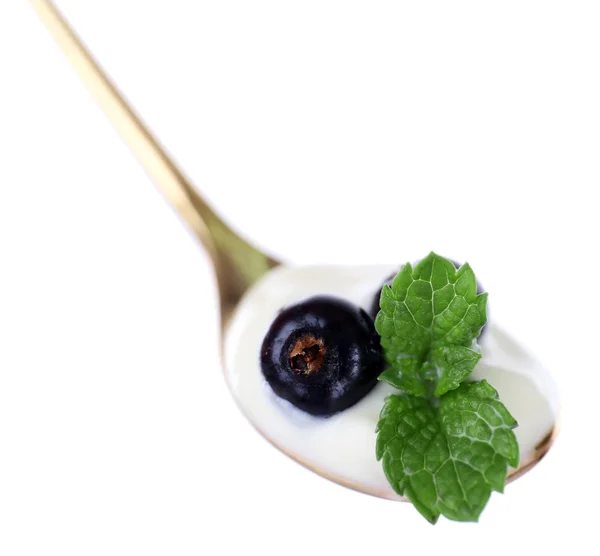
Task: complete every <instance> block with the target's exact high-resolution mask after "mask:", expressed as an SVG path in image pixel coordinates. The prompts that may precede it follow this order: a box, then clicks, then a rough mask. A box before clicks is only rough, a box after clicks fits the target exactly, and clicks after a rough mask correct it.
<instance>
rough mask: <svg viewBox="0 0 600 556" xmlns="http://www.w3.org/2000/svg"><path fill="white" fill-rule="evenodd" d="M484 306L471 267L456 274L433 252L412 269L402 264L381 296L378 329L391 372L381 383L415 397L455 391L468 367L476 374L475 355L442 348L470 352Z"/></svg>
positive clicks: (485, 298)
mask: <svg viewBox="0 0 600 556" xmlns="http://www.w3.org/2000/svg"><path fill="white" fill-rule="evenodd" d="M486 302H487V294H485V293H483V294H479V295H478V294H477V282H476V280H475V275H474V274H473V271H472V270H471V267H470V266H469V265H468V264H465V265H463V266H462V267H461V268H460V269H458V270H457V269H456V268H455V267H454V264H453V263H452V262H451V261H449V260H448V259H445V258H444V257H440V256H439V255H436V254H435V253H430V254H429V255H428V256H427V257H425V258H424V259H423V260H422V261H420V262H419V263H418V264H417V265H416V266H415V267H414V268H413V267H412V266H411V265H410V264H406V265H404V266H403V267H402V269H401V270H400V272H399V273H398V275H397V276H396V277H395V278H394V281H393V282H392V285H391V287H390V286H387V285H385V286H384V287H383V289H382V291H381V297H380V308H381V310H380V311H379V313H378V314H377V318H376V320H375V328H376V329H377V332H378V333H379V335H380V336H381V345H382V347H383V349H384V354H385V359H386V362H387V363H388V369H387V370H386V371H384V372H383V373H382V374H381V375H380V376H379V380H383V381H385V382H388V383H389V384H391V385H392V386H394V387H395V388H398V389H399V390H401V391H402V392H404V393H406V394H412V395H415V396H427V395H428V394H430V393H431V392H432V390H433V391H434V395H436V396H439V395H441V394H443V393H444V392H446V391H448V390H450V389H451V388H456V387H457V386H458V385H459V384H460V382H461V381H462V380H464V379H465V378H466V377H467V376H468V374H469V373H468V372H467V370H468V369H469V365H471V366H470V370H473V367H474V366H475V364H476V363H477V361H476V358H475V356H474V355H473V354H474V353H475V352H473V354H470V355H467V354H466V352H460V351H453V350H449V351H447V352H442V351H440V350H439V348H441V347H449V348H455V347H464V348H471V347H472V345H473V341H474V340H475V339H476V338H477V337H478V336H479V333H480V332H481V329H482V328H483V326H484V325H485V323H486V320H487V317H486ZM461 361H462V363H461ZM442 382H443V384H442V386H440V387H439V388H438V385H439V384H440V383H442ZM436 383H438V384H437V385H436Z"/></svg>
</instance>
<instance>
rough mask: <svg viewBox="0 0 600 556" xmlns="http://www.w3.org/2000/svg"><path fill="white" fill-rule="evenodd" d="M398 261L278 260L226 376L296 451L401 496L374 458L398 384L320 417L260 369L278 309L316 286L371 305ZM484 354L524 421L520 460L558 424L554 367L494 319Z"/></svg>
mask: <svg viewBox="0 0 600 556" xmlns="http://www.w3.org/2000/svg"><path fill="white" fill-rule="evenodd" d="M397 270H398V265H394V266H367V267H334V266H331V267H322V266H321V267H297V268H296V267H280V268H277V269H275V270H273V271H271V272H270V273H269V274H267V275H266V276H265V277H264V278H263V279H261V280H260V281H259V282H258V283H257V284H256V285H255V286H254V287H253V288H252V289H251V290H250V291H249V292H248V293H247V294H246V296H245V297H244V299H243V300H242V302H241V304H240V305H239V307H238V308H237V310H236V312H235V314H234V316H233V318H232V321H231V323H230V326H229V328H228V331H227V336H226V338H225V363H226V377H227V380H228V382H229V385H230V388H231V389H232V391H233V393H234V395H235V397H236V399H237V401H238V404H239V405H240V407H241V409H242V411H243V412H244V413H245V415H246V416H247V417H248V418H249V419H250V421H251V422H252V423H253V424H254V425H255V426H256V427H257V428H258V429H259V430H260V431H261V433H262V434H264V435H265V437H266V438H267V439H269V440H270V441H271V442H272V443H273V444H275V445H276V446H277V447H279V448H280V449H281V450H282V451H284V452H285V453H286V454H288V455H289V456H290V457H292V458H294V459H295V460H297V461H299V462H300V463H302V464H303V465H305V466H306V467H308V468H310V469H312V470H313V471H316V472H318V473H319V474H321V475H324V476H326V477H329V478H331V479H333V480H335V481H336V482H339V483H342V484H345V485H347V486H350V487H353V488H357V489H359V490H362V491H366V492H370V493H372V494H376V495H378V496H382V497H385V498H391V499H395V498H398V496H397V495H396V494H395V493H394V491H393V490H392V488H391V487H390V485H389V483H388V482H387V480H386V478H385V476H384V474H383V470H382V466H381V463H380V462H378V461H377V460H376V458H375V439H376V435H375V426H376V424H377V421H378V417H379V412H380V411H381V408H382V407H383V403H384V398H385V397H386V396H387V395H388V394H390V393H392V392H394V391H395V390H394V389H393V388H392V387H391V386H388V385H387V384H383V383H380V384H378V385H377V386H376V387H375V388H374V389H373V390H372V391H371V392H370V393H369V394H367V395H366V396H365V397H364V398H363V399H362V400H361V401H359V402H358V403H357V404H355V405H354V406H352V407H350V408H348V409H346V410H345V411H342V412H341V413H338V414H336V415H333V416H332V417H327V418H322V417H313V416H311V415H308V414H307V413H304V412H303V411H300V410H299V409H297V408H296V407H294V406H293V405H291V404H290V403H289V402H287V401H284V400H282V399H280V398H279V397H277V396H276V395H275V394H274V393H273V391H272V390H271V388H270V386H269V385H268V384H267V383H266V381H265V380H264V378H263V375H262V373H261V370H260V363H259V351H260V346H261V343H262V340H263V337H264V336H265V334H266V332H267V330H268V328H269V326H270V324H271V322H272V320H273V318H274V316H275V315H276V314H277V312H278V311H279V310H280V309H281V308H282V307H284V306H285V305H289V304H291V303H295V302H297V301H300V300H302V299H304V298H306V297H309V296H312V295H316V294H330V295H335V296H338V297H342V298H345V299H348V300H349V301H352V302H354V303H357V304H358V305H361V306H362V307H363V308H365V309H367V310H368V308H369V307H370V306H371V303H372V300H373V296H374V293H375V291H376V290H377V289H378V288H380V287H381V284H382V282H383V280H384V279H386V278H387V277H388V276H389V275H390V274H392V273H393V272H396V271H397ZM481 350H482V354H483V357H482V359H481V361H480V362H479V364H478V365H477V367H476V369H475V371H474V373H473V375H472V376H473V378H475V379H481V378H486V379H487V380H489V382H490V384H491V385H492V386H493V387H494V388H496V390H498V393H499V394H500V399H501V400H502V401H503V402H504V404H505V405H506V407H507V408H508V410H509V411H510V412H511V413H512V415H513V416H514V417H515V419H516V420H517V421H518V423H519V427H518V428H517V429H515V434H516V436H517V440H518V441H519V448H520V455H521V463H522V464H524V463H526V462H528V461H529V460H530V459H531V458H532V456H533V453H534V449H535V446H536V445H537V444H538V443H539V442H540V441H541V440H542V439H543V438H544V437H545V436H546V435H547V434H548V433H549V432H550V431H551V430H552V428H553V426H554V423H555V420H556V417H557V412H558V401H557V396H556V390H555V386H554V382H553V381H552V378H551V377H550V375H549V374H548V372H547V371H546V370H545V369H544V368H543V367H542V366H541V365H540V364H539V362H537V361H536V360H535V358H534V357H533V356H532V355H531V354H529V353H528V352H526V351H525V350H524V349H523V348H522V347H521V346H520V345H519V344H518V343H517V342H515V340H514V339H512V338H511V337H510V336H508V335H507V334H506V333H504V332H502V331H501V330H500V329H499V328H498V327H497V326H496V325H495V324H494V323H491V324H489V325H488V327H487V329H486V332H485V334H484V336H483V338H482V339H481Z"/></svg>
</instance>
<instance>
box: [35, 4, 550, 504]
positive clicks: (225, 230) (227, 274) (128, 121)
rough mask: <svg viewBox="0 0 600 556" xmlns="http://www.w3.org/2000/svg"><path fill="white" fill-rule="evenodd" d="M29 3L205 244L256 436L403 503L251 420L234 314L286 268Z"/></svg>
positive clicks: (326, 473)
mask: <svg viewBox="0 0 600 556" xmlns="http://www.w3.org/2000/svg"><path fill="white" fill-rule="evenodd" d="M31 3H32V5H33V7H34V9H35V10H36V11H37V13H38V15H39V17H40V18H41V20H42V21H43V23H44V24H45V26H46V27H47V29H48V30H49V31H50V33H51V34H52V35H53V37H54V39H55V40H56V41H57V43H58V44H59V46H60V47H61V48H62V50H63V52H64V54H65V55H66V56H67V58H68V59H69V60H70V61H71V63H72V64H73V66H74V68H75V70H76V72H77V73H78V74H79V76H80V78H81V79H82V81H83V82H84V83H85V85H86V86H87V87H88V89H89V90H90V92H91V94H92V95H93V96H94V98H95V99H96V101H97V102H98V104H99V105H100V107H101V108H102V109H103V110H104V112H105V113H106V115H107V116H108V118H109V119H110V121H111V122H112V123H113V125H114V126H115V127H116V129H117V131H118V132H119V134H120V135H121V137H122V139H123V140H124V141H125V143H126V144H127V145H128V146H129V148H130V149H131V150H132V151H133V153H134V155H135V156H136V157H137V159H138V160H139V162H140V163H141V164H142V166H143V167H144V169H145V170H146V171H147V173H148V174H149V175H150V177H151V178H152V179H153V181H154V182H155V184H156V185H157V186H158V187H159V189H160V190H161V192H162V193H163V195H164V196H165V197H166V199H167V200H168V201H169V202H170V204H171V205H172V206H173V207H174V208H175V210H176V211H177V213H178V214H179V215H180V217H181V218H182V220H183V221H184V222H185V223H186V224H187V226H188V227H189V228H190V229H191V230H192V231H193V233H194V234H195V236H196V237H197V239H198V240H199V241H200V243H201V245H202V246H203V247H204V248H205V249H206V250H207V251H208V253H209V255H210V258H211V261H212V264H213V267H214V271H215V276H216V279H217V286H218V295H219V307H220V315H221V316H220V324H221V340H220V342H221V354H222V357H223V367H224V372H225V377H226V379H227V383H228V386H229V388H230V390H231V391H232V394H233V396H234V398H236V401H237V402H238V405H239V406H240V408H241V409H242V411H244V413H245V415H246V417H247V418H248V419H249V420H250V421H251V423H252V424H253V425H254V426H255V428H256V429H257V430H258V432H259V433H260V434H262V435H263V436H264V437H265V438H266V439H267V440H268V441H269V442H271V443H272V444H273V445H274V446H275V447H276V448H278V449H279V450H281V451H282V452H284V453H286V454H287V455H288V456H289V457H291V458H292V459H294V460H296V461H297V462H298V463H300V464H302V465H304V466H305V467H307V468H308V469H310V470H312V471H314V472H315V473H317V474H319V475H321V476H323V477H325V478H327V479H329V480H331V481H334V482H336V483H339V484H342V485H344V486H346V487H349V488H352V489H354V490H357V491H359V492H364V493H366V494H370V495H373V496H378V497H381V498H390V499H394V500H405V498H401V497H398V496H396V495H395V494H393V493H390V491H387V490H381V489H378V488H375V487H373V486H372V485H370V484H369V483H367V482H363V481H360V480H356V479H348V478H347V477H345V476H343V475H342V474H340V473H335V472H331V470H328V469H326V468H324V467H323V466H321V465H319V463H318V462H315V461H314V459H311V458H309V457H306V456H305V455H304V454H302V453H299V451H297V450H294V449H293V448H292V449H291V448H290V446H289V445H288V444H287V443H286V442H281V441H280V439H278V438H276V437H275V436H274V435H273V434H270V433H269V432H268V431H266V430H265V428H266V427H264V426H262V425H261V423H259V422H257V421H256V420H255V419H254V420H253V418H252V415H251V414H250V413H249V412H248V411H246V410H245V408H244V403H241V400H240V396H239V392H238V391H237V390H236V389H235V388H234V387H233V385H232V379H231V376H230V373H228V372H227V368H226V366H225V362H224V361H225V360H224V356H225V344H226V338H227V333H228V329H229V325H230V323H231V322H232V320H235V314H236V311H239V310H240V306H241V305H243V303H241V302H242V301H243V299H244V297H245V294H247V293H248V291H249V290H251V293H252V291H254V290H255V289H256V288H258V289H260V283H261V279H263V278H265V277H266V276H267V274H269V276H271V275H272V274H273V273H272V272H270V271H272V270H273V269H276V268H277V267H279V268H277V271H276V272H275V274H277V272H279V271H280V270H283V271H285V270H286V267H283V266H282V265H281V263H280V262H279V261H277V260H275V259H274V258H272V257H270V256H269V255H267V254H265V253H263V252H262V251H260V250H259V249H257V248H256V247H255V246H253V245H251V244H250V243H249V242H248V241H246V240H245V239H243V238H242V237H240V236H239V235H238V234H237V233H235V232H234V231H233V230H232V229H231V228H230V227H229V226H228V225H227V224H226V223H225V222H224V221H223V220H222V219H221V218H220V217H219V216H218V215H217V214H216V213H215V211H214V210H212V208H211V207H210V206H209V205H208V204H207V203H206V202H205V201H204V200H203V199H202V197H201V196H200V195H199V193H198V192H197V191H196V190H195V189H194V187H193V186H192V185H191V183H190V181H189V180H188V179H187V178H186V176H184V175H183V173H182V172H181V170H180V169H179V168H178V167H177V166H176V164H175V163H174V162H173V160H171V158H170V157H169V156H168V155H167V154H166V152H165V151H164V149H163V148H162V147H161V146H160V144H159V143H158V141H157V140H156V138H154V137H153V136H152V134H151V133H150V132H149V131H148V129H147V128H146V127H145V126H144V124H143V123H142V121H141V119H140V118H139V117H138V116H137V115H136V113H135V112H134V110H133V109H132V108H131V107H130V106H129V105H128V104H127V102H126V101H125V100H124V98H123V97H122V96H121V94H120V93H119V91H118V90H117V89H116V87H115V86H114V85H113V84H112V83H111V81H110V80H109V79H108V77H107V76H106V75H105V74H104V72H103V71H102V69H101V68H100V66H99V65H98V64H97V63H96V62H95V60H94V59H93V57H92V56H91V54H90V53H89V52H88V51H87V49H86V48H85V46H84V45H83V44H82V42H81V41H80V40H79V38H78V37H77V36H76V34H75V33H74V31H73V30H72V29H71V27H70V26H69V24H68V23H67V21H66V20H65V18H64V17H63V16H62V15H61V14H60V12H59V11H58V10H57V8H56V6H55V5H54V4H53V3H52V2H51V0H31ZM321 271H322V269H321ZM382 276H383V274H382ZM253 286H254V287H253ZM557 433H558V418H555V420H554V424H553V426H551V427H550V428H549V429H548V430H547V431H545V432H544V433H543V434H541V435H540V436H539V439H538V442H537V443H536V444H535V445H534V446H533V448H532V450H531V452H530V454H529V457H528V458H526V459H525V460H522V461H521V464H520V466H519V468H518V469H513V470H511V472H510V473H509V476H508V477H507V482H510V481H513V480H514V479H516V478H518V477H520V476H522V475H523V474H524V473H525V472H527V471H528V470H529V469H531V468H532V467H534V466H535V465H536V464H537V463H538V462H539V461H540V460H541V459H542V458H543V457H544V455H545V454H546V453H547V452H548V450H549V449H550V447H551V446H552V444H553V441H554V439H555V438H556V435H557ZM373 458H374V456H373Z"/></svg>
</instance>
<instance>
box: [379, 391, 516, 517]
mask: <svg viewBox="0 0 600 556" xmlns="http://www.w3.org/2000/svg"><path fill="white" fill-rule="evenodd" d="M516 426H517V422H516V421H515V420H514V418H513V417H512V416H511V415H510V413H509V412H508V410H507V409H506V407H504V405H503V404H502V403H501V402H500V401H499V400H498V393H497V392H496V390H494V388H492V387H491V386H490V385H489V384H488V382H487V381H485V380H482V381H481V382H472V383H463V384H461V385H460V386H459V387H458V388H456V389H455V390H452V391H450V392H448V393H446V394H445V395H443V396H442V397H441V398H439V399H437V398H434V399H432V400H429V399H425V398H421V397H416V396H410V395H392V396H388V398H387V399H386V402H385V405H384V407H383V409H382V411H381V415H380V420H379V423H378V425H377V448H376V450H377V459H378V460H382V462H383V470H384V472H385V475H386V477H387V479H388V481H389V482H390V484H391V485H392V487H393V488H394V490H395V491H396V492H397V493H399V494H405V495H406V496H407V497H408V498H409V499H410V500H411V502H412V503H413V504H414V506H415V508H416V509H417V510H418V511H419V512H420V513H421V514H422V515H423V516H424V517H425V518H426V519H427V520H428V521H429V522H430V523H435V522H436V521H437V519H438V517H439V516H440V515H444V516H445V517H447V518H448V519H452V520H455V521H477V520H478V519H479V515H480V514H481V512H482V510H483V508H484V507H485V505H486V503H487V501H488V499H489V497H490V495H491V493H492V491H493V490H495V491H498V492H502V491H503V489H504V483H505V480H506V475H507V472H508V466H509V465H510V466H512V467H515V468H516V467H517V466H518V464H519V447H518V444H517V439H516V437H515V434H514V432H513V431H512V429H513V428H515V427H516Z"/></svg>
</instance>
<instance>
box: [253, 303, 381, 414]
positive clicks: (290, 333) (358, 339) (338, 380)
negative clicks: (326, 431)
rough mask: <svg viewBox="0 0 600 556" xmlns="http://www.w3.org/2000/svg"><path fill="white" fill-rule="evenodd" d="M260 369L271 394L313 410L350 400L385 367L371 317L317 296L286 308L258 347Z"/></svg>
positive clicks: (329, 410) (336, 407)
mask: <svg viewBox="0 0 600 556" xmlns="http://www.w3.org/2000/svg"><path fill="white" fill-rule="evenodd" d="M260 364H261V370H262V373H263V375H264V377H265V379H266V380H267V382H268V384H269V385H270V386H271V388H272V389H273V391H274V392H275V394H277V395H278V396H279V397H280V398H283V399H285V400H287V401H289V402H290V403H292V404H293V405H295V406H296V407H297V408H299V409H301V410H303V411H305V412H307V413H310V414H311V415H318V416H328V415H333V414H334V413H337V412H339V411H343V410H344V409H346V408H348V407H350V406H351V405H354V404H355V403H356V402H358V401H359V400H360V399H361V398H362V397H364V396H365V395H366V394H367V393H368V392H369V391H370V390H371V389H372V388H373V387H374V386H375V384H376V382H377V377H378V375H379V374H380V373H381V371H382V370H383V357H382V352H381V347H380V345H379V336H378V335H377V332H376V331H375V327H374V325H373V319H371V317H369V315H367V313H366V312H365V311H364V310H362V309H361V308H360V307H358V306H356V305H354V304H352V303H350V302H348V301H345V300H343V299H339V298H335V297H331V296H316V297H311V298H309V299H306V300H304V301H302V302H300V303H296V304H294V305H290V306H288V307H285V308H284V309H283V310H282V311H281V312H280V313H279V314H278V315H277V316H276V318H275V320H274V321H273V323H272V324H271V326H270V328H269V330H268V332H267V334H266V336H265V338H264V340H263V344H262V347H261V352H260Z"/></svg>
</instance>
